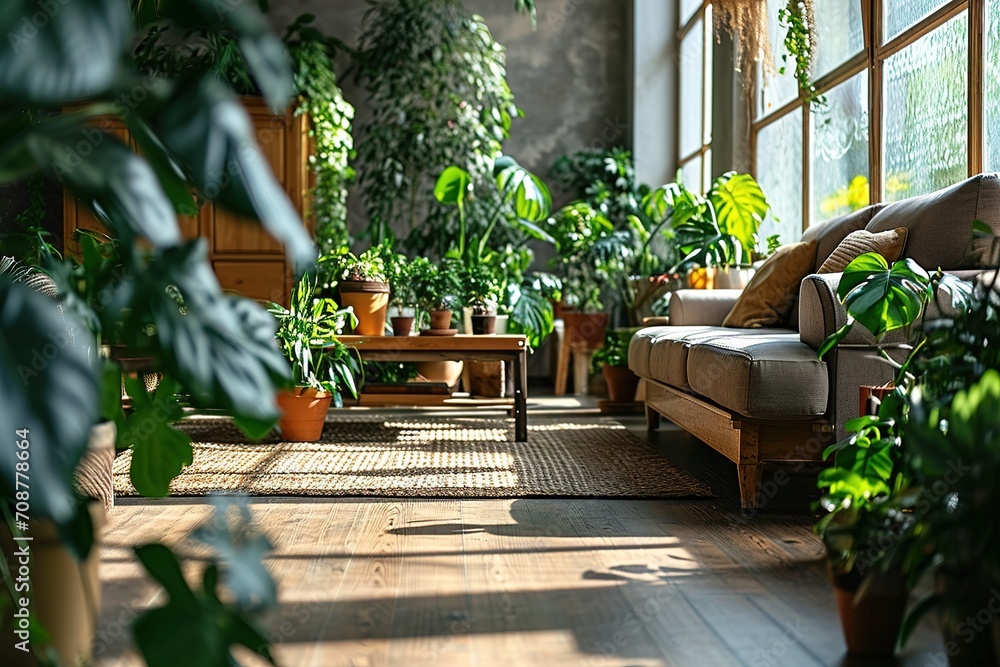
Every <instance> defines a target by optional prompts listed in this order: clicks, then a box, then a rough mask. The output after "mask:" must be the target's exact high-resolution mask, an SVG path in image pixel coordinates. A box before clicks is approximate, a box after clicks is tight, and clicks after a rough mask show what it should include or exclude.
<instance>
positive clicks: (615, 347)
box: [590, 329, 636, 373]
mask: <svg viewBox="0 0 1000 667" xmlns="http://www.w3.org/2000/svg"><path fill="white" fill-rule="evenodd" d="M635 332H636V330H635V329H608V331H607V333H605V334H604V345H603V346H602V347H601V349H599V350H598V351H597V352H594V356H593V357H592V358H591V360H590V366H591V369H592V370H593V371H594V372H595V373H596V372H598V371H599V370H600V369H601V368H603V367H605V366H612V367H615V368H627V367H628V346H629V343H630V342H632V337H633V336H634V335H635Z"/></svg>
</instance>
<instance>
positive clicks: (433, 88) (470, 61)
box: [358, 0, 520, 250]
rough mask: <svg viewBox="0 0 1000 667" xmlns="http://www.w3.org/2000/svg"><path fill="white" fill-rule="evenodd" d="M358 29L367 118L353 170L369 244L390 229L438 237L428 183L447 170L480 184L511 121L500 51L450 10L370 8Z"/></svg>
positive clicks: (407, 1) (483, 31)
mask: <svg viewBox="0 0 1000 667" xmlns="http://www.w3.org/2000/svg"><path fill="white" fill-rule="evenodd" d="M365 25H366V26H367V29H366V30H365V32H364V34H363V35H362V36H361V38H360V44H361V47H360V52H359V54H358V62H359V75H360V79H361V82H362V83H363V85H364V86H365V89H366V90H367V92H368V98H367V100H366V105H367V107H368V108H369V109H371V112H372V117H371V120H370V121H369V122H368V123H366V124H365V125H364V126H363V127H362V128H361V132H362V137H363V138H362V140H361V141H360V142H359V144H358V164H359V174H360V184H361V188H362V191H363V193H364V197H365V200H366V202H367V205H368V213H369V219H370V226H369V230H368V235H369V236H370V238H371V240H372V242H373V243H376V244H377V243H381V242H382V241H383V240H384V239H386V238H388V237H390V236H392V226H393V224H394V223H397V222H402V223H403V225H402V226H404V227H406V228H408V230H409V232H410V233H411V234H412V232H413V231H414V230H415V229H417V227H418V226H421V227H428V226H429V227H430V228H432V229H435V230H441V228H442V227H443V225H444V220H443V218H445V217H446V213H447V212H446V211H445V210H443V209H441V208H440V207H437V206H436V205H435V204H434V203H433V199H431V194H432V192H433V189H432V187H431V186H432V184H433V182H434V179H435V178H436V177H437V175H438V174H440V173H441V172H442V171H443V170H444V169H445V168H446V167H448V166H451V165H455V166H458V167H460V168H462V169H464V170H465V171H466V172H468V173H469V174H470V175H471V178H472V181H473V183H475V184H480V183H483V182H484V181H486V180H487V179H488V177H489V176H490V173H491V172H492V169H493V161H494V160H495V159H496V158H497V157H498V156H499V155H500V149H501V143H502V142H503V140H504V139H506V138H507V137H508V136H509V132H510V126H511V121H512V119H513V117H515V116H518V115H520V111H519V110H518V109H517V108H516V107H515V106H514V98H513V95H512V94H511V92H510V89H509V88H508V86H507V82H506V80H505V78H504V77H505V75H506V71H505V65H504V49H503V47H502V46H500V45H499V44H497V43H496V42H495V41H494V40H493V37H492V36H491V35H490V32H489V29H488V28H487V27H486V24H485V22H484V21H483V19H482V17H479V16H476V15H470V14H467V13H466V12H465V10H464V8H463V6H462V3H461V2H460V1H459V0H400V1H399V2H383V3H377V4H374V5H373V6H372V9H371V10H370V11H369V13H368V14H367V15H366V19H365ZM428 216H429V220H427V221H425V217H428ZM412 245H413V244H412V243H411V247H412ZM414 249H415V250H420V248H414Z"/></svg>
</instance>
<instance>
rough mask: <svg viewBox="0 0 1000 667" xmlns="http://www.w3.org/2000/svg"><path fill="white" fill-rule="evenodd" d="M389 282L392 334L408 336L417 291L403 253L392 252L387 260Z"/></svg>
mask: <svg viewBox="0 0 1000 667" xmlns="http://www.w3.org/2000/svg"><path fill="white" fill-rule="evenodd" d="M386 269H387V273H388V275H389V284H390V285H391V286H392V292H391V296H390V305H391V307H392V308H393V311H394V312H395V314H394V315H392V316H391V317H390V318H389V320H390V322H391V323H392V335H393V336H409V335H410V334H411V333H412V332H413V321H414V319H416V309H417V305H418V303H417V292H416V290H415V289H414V285H413V280H412V277H413V276H412V273H413V272H412V271H411V270H410V261H409V260H408V259H407V258H406V255H403V254H399V253H396V254H393V255H391V256H390V258H389V261H388V262H387V266H386Z"/></svg>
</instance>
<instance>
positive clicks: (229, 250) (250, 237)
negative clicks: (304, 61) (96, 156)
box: [63, 98, 312, 305]
mask: <svg viewBox="0 0 1000 667" xmlns="http://www.w3.org/2000/svg"><path fill="white" fill-rule="evenodd" d="M243 103H244V106H245V107H246V109H247V112H248V113H249V114H250V118H251V120H252V122H253V126H254V129H255V130H256V134H257V143H258V145H259V146H260V149H261V151H262V152H263V153H264V156H265V157H266V158H267V161H268V163H269V164H270V165H271V170H272V171H273V172H274V176H275V178H277V179H278V182H279V183H280V184H281V185H282V187H283V188H284V190H285V192H286V193H287V194H288V197H289V198H290V199H291V200H292V204H293V205H294V206H295V208H296V210H298V212H299V215H300V216H303V217H304V216H305V213H306V195H307V192H308V190H309V188H310V187H311V171H310V170H309V166H308V156H309V137H308V129H309V126H308V119H307V117H306V116H304V115H303V116H295V115H294V112H293V110H291V109H289V110H288V111H287V112H286V113H284V114H280V115H275V114H273V113H271V111H270V110H269V109H268V108H267V105H265V104H264V102H263V100H260V99H258V98H244V99H243ZM95 123H96V125H97V126H98V127H99V128H100V129H102V130H103V131H105V132H109V133H111V134H114V135H115V136H117V137H118V138H119V139H121V140H122V141H124V142H126V143H127V144H129V145H130V146H132V147H133V148H135V145H134V142H133V141H132V138H131V135H130V133H129V131H128V128H127V127H126V126H125V125H124V123H122V122H121V121H120V120H119V119H117V118H115V119H102V120H98V121H95ZM178 224H180V226H181V233H182V234H183V235H184V238H194V237H196V236H202V237H204V238H205V239H206V240H207V241H208V249H209V250H208V252H209V261H211V263H212V267H213V268H214V269H215V274H216V276H217V277H218V279H219V284H220V285H221V286H222V288H223V289H225V290H230V291H233V292H238V293H240V294H242V295H244V296H247V297H250V298H252V299H259V300H263V301H277V302H279V303H283V304H286V305H287V303H288V294H289V291H290V290H291V287H292V273H291V267H290V266H288V264H287V263H286V262H285V256H284V251H283V250H282V248H281V246H280V245H279V244H278V242H276V241H275V240H274V239H272V238H271V236H270V235H268V233H267V232H266V231H264V229H263V228H262V227H261V226H260V225H259V224H258V223H257V222H256V221H253V220H249V219H246V218H243V217H242V216H239V215H236V214H234V213H232V212H230V211H227V210H225V209H223V208H222V207H219V206H214V205H213V204H212V203H211V202H209V203H206V204H204V205H203V206H202V207H201V209H200V210H199V212H198V215H197V216H196V217H194V218H189V217H186V216H178ZM310 227H311V226H310ZM76 229H90V230H95V231H102V232H103V231H104V227H103V226H102V225H101V223H100V222H98V221H97V219H96V218H95V217H94V215H93V214H92V213H91V212H90V210H89V209H88V208H87V207H86V206H85V205H83V204H80V203H79V202H78V201H77V200H76V198H75V197H73V195H72V194H70V193H69V192H68V191H66V193H65V195H64V197H63V239H64V250H65V252H66V253H67V254H70V255H74V256H78V255H79V252H80V248H79V244H78V243H77V241H76V235H75V234H74V231H75V230H76ZM311 232H312V229H311V228H310V233H311Z"/></svg>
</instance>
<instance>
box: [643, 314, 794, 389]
mask: <svg viewBox="0 0 1000 667" xmlns="http://www.w3.org/2000/svg"><path fill="white" fill-rule="evenodd" d="M671 328H672V329H674V331H670V332H666V334H665V335H661V336H659V337H657V338H656V339H655V340H653V341H652V345H651V346H650V351H649V376H648V377H651V378H653V379H655V380H658V381H659V382H663V383H665V384H669V385H671V386H672V387H677V388H679V389H685V390H689V389H691V385H690V383H689V382H688V363H687V362H688V353H689V351H690V350H691V348H692V346H695V345H699V344H701V343H704V342H708V341H712V340H716V339H719V338H727V337H729V336H759V335H762V334H770V333H775V332H777V333H791V334H794V333H795V332H794V331H791V330H789V329H733V328H731V327H671Z"/></svg>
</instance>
